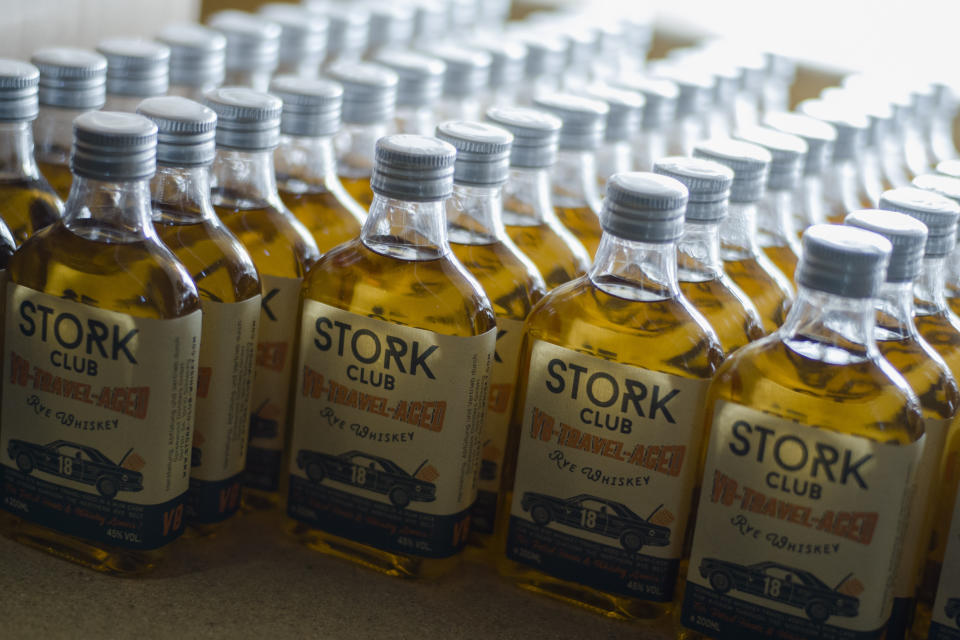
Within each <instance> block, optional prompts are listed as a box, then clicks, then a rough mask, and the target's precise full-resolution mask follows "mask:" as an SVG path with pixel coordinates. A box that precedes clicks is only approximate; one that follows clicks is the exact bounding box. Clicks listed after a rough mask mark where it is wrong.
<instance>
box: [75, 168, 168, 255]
mask: <svg viewBox="0 0 960 640" xmlns="http://www.w3.org/2000/svg"><path fill="white" fill-rule="evenodd" d="M151 217H152V216H151V210H150V181H149V180H146V179H144V180H130V181H126V182H110V181H107V180H95V179H92V178H84V177H82V176H79V175H74V177H73V184H72V186H71V187H70V197H69V198H67V203H66V206H65V207H64V212H63V223H64V225H65V226H66V227H67V228H68V229H70V230H71V231H73V232H74V233H76V234H77V235H79V236H81V237H83V238H85V239H87V240H91V241H94V242H105V243H110V244H114V243H117V244H119V243H130V242H137V241H141V240H145V239H147V238H153V239H156V233H155V232H154V230H153V225H152V224H151Z"/></svg>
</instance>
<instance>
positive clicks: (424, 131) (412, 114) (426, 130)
mask: <svg viewBox="0 0 960 640" xmlns="http://www.w3.org/2000/svg"><path fill="white" fill-rule="evenodd" d="M436 123H437V120H436V119H435V118H434V116H433V110H432V109H430V107H402V106H400V105H397V113H396V116H395V117H394V125H395V127H396V130H397V133H412V134H415V135H420V136H432V135H433V132H434V129H436V126H437V124H436Z"/></svg>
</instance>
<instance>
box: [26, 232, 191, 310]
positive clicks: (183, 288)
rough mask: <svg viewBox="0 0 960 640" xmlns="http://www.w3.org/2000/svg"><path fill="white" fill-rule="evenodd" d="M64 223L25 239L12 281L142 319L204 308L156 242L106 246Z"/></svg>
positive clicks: (173, 260)
mask: <svg viewBox="0 0 960 640" xmlns="http://www.w3.org/2000/svg"><path fill="white" fill-rule="evenodd" d="M82 226H83V225H80V227H81V233H78V232H75V231H74V230H71V229H68V228H67V226H66V225H65V224H64V223H63V222H62V221H60V222H56V223H54V224H53V225H51V226H49V227H47V228H45V229H43V230H42V231H40V232H38V233H37V234H36V235H34V236H33V237H31V238H30V239H29V240H27V241H26V242H25V243H24V244H23V245H22V246H21V247H20V248H19V249H18V250H17V252H16V253H15V254H14V255H13V257H12V258H11V260H10V265H9V275H10V280H11V282H14V283H16V284H20V285H23V286H26V287H29V288H31V289H34V290H36V291H40V292H43V293H47V294H50V295H53V296H56V297H58V298H65V299H68V300H73V301H76V302H82V303H84V304H89V305H91V306H95V307H98V308H101V309H106V310H110V311H117V312H120V313H126V314H128V315H131V316H137V317H144V318H157V319H169V318H176V317H181V316H184V315H188V314H190V313H192V312H193V311H196V310H198V309H199V308H200V300H199V296H198V294H197V288H196V285H195V284H194V282H193V280H192V278H191V277H190V274H189V273H188V272H187V270H186V268H185V267H184V266H183V264H181V263H180V261H179V260H177V258H176V257H175V256H174V255H173V253H172V252H171V251H170V250H169V249H167V248H166V247H165V246H164V245H162V244H161V243H160V242H159V241H158V240H157V239H156V238H154V237H150V236H144V237H143V238H142V239H139V240H135V241H131V242H104V241H101V240H97V239H91V238H89V237H85V235H84V234H83V233H82Z"/></svg>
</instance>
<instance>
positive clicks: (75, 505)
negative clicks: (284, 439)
mask: <svg viewBox="0 0 960 640" xmlns="http://www.w3.org/2000/svg"><path fill="white" fill-rule="evenodd" d="M7 311H8V314H7V317H6V328H5V344H4V379H3V407H2V421H3V430H2V433H0V473H2V483H3V484H2V486H3V507H4V508H5V509H7V510H8V511H11V512H12V513H15V514H16V515H18V516H20V517H22V518H24V519H26V520H30V521H32V522H35V523H37V524H41V525H43V526H45V527H49V528H51V529H56V530H58V531H61V532H63V533H67V534H70V535H74V536H77V537H80V538H84V539H87V540H92V541H94V542H103V543H109V544H111V545H115V546H122V547H129V548H134V549H153V548H157V547H160V546H163V545H165V544H167V543H168V542H170V541H171V540H173V539H174V538H176V537H177V536H179V535H180V533H182V531H183V511H184V506H183V499H184V494H185V493H186V491H187V487H188V484H189V476H190V442H191V438H192V436H193V421H194V411H195V398H196V393H195V390H196V385H197V360H198V351H199V345H200V311H196V312H194V313H191V314H190V315H188V316H185V317H183V318H177V319H171V320H156V319H147V318H136V317H133V316H129V315H126V314H123V313H117V312H115V311H106V310H103V309H97V308H96V307H92V306H89V305H85V304H80V303H78V302H72V301H70V300H64V299H61V298H57V297H54V296H51V295H48V294H45V293H40V292H38V291H35V290H33V289H30V288H28V287H23V286H20V285H17V284H13V283H10V284H8V285H7Z"/></svg>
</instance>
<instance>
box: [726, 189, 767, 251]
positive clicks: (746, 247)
mask: <svg viewBox="0 0 960 640" xmlns="http://www.w3.org/2000/svg"><path fill="white" fill-rule="evenodd" d="M720 244H721V245H722V246H723V253H724V255H723V259H724V260H742V259H743V258H749V257H756V256H758V255H760V248H759V246H758V245H757V204H756V203H755V202H731V203H730V207H729V209H728V214H727V219H726V221H725V222H724V223H723V225H722V226H721V227H720Z"/></svg>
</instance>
